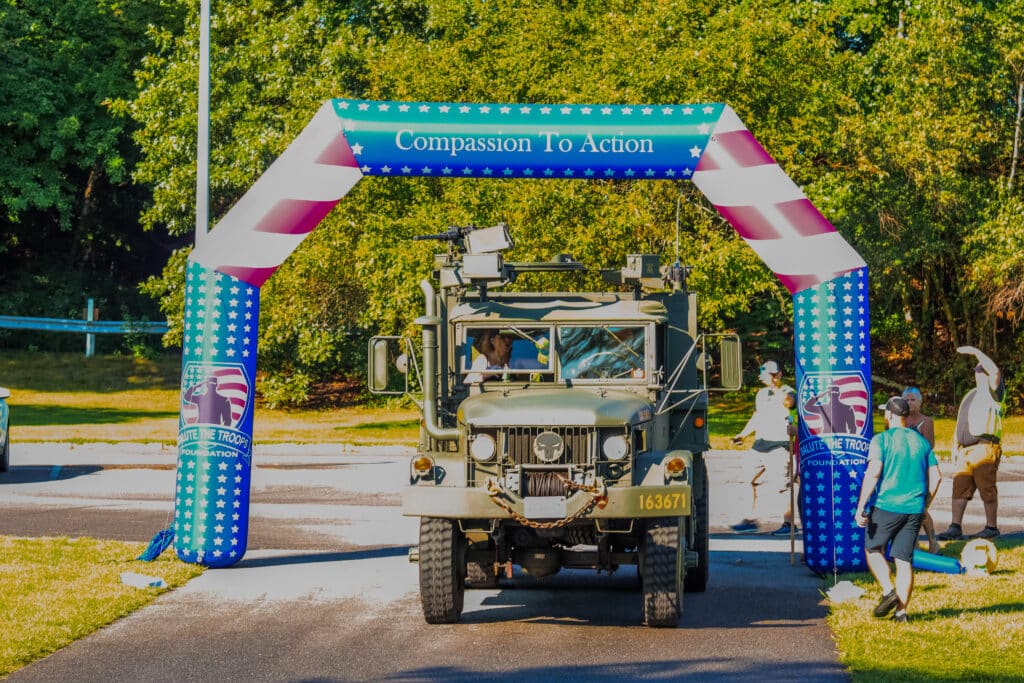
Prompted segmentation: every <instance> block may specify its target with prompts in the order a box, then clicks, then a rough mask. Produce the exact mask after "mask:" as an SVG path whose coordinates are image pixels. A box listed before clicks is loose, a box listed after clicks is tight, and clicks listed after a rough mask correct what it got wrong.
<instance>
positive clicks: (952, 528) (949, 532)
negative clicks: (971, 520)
mask: <svg viewBox="0 0 1024 683" xmlns="http://www.w3.org/2000/svg"><path fill="white" fill-rule="evenodd" d="M963 537H964V531H963V529H961V528H960V525H959V524H950V525H949V528H948V529H946V530H945V531H943V532H942V533H941V534H939V535H937V536H936V537H935V538H937V539H939V540H940V541H959V540H960V539H962V538H963Z"/></svg>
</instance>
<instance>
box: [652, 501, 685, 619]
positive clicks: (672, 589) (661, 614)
mask: <svg viewBox="0 0 1024 683" xmlns="http://www.w3.org/2000/svg"><path fill="white" fill-rule="evenodd" d="M679 523H680V519H679V518H659V519H651V520H650V521H648V523H647V528H646V529H645V531H644V539H643V553H644V558H643V560H644V561H643V573H642V578H643V608H644V622H646V624H647V625H648V626H651V627H654V628H675V627H676V626H678V625H679V616H680V614H681V613H682V611H683V591H682V581H680V571H681V568H682V567H681V563H680V557H679V535H680V534H679V531H680V529H679Z"/></svg>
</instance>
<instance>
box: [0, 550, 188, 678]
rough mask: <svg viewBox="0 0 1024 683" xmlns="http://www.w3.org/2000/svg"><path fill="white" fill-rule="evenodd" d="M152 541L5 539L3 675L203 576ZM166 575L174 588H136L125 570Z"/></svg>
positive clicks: (0, 610)
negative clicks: (153, 556) (154, 549)
mask: <svg viewBox="0 0 1024 683" xmlns="http://www.w3.org/2000/svg"><path fill="white" fill-rule="evenodd" d="M145 547H146V545H145V544H144V543H122V542H120V541H100V540H96V539H92V538H77V539H73V538H14V537H10V536H0V633H3V637H2V638H0V677H2V676H4V675H6V674H9V673H10V672H12V671H15V670H17V669H19V668H21V667H23V666H25V665H27V664H30V663H32V662H34V661H35V660H37V659H41V658H43V657H45V656H47V655H48V654H50V653H52V652H56V651H57V650H59V649H60V648H62V647H64V646H66V645H68V644H69V643H72V642H74V641H75V640H78V639H79V638H82V637H84V636H87V635H89V634H90V633H92V632H94V631H96V630H97V629H99V628H102V627H103V626H105V625H107V624H109V623H111V622H113V621H115V620H117V619H120V618H121V617H123V616H125V615H127V614H130V613H131V612H134V611H135V610H137V609H139V608H140V607H142V606H144V605H147V604H149V603H150V602H152V601H153V600H154V599H155V598H156V596H158V595H160V594H161V593H164V592H166V591H167V590H169V589H170V588H174V587H177V586H181V585H183V584H184V583H185V582H186V581H188V580H189V579H191V578H192V577H194V576H198V575H199V574H201V573H202V571H203V568H202V567H199V566H198V565H193V564H186V563H184V562H181V561H180V560H178V559H177V558H176V557H174V555H173V553H171V552H165V553H164V554H163V555H161V556H160V557H159V558H157V560H155V561H154V562H138V561H136V560H134V558H135V557H137V556H138V555H139V553H141V552H142V550H143V549H144V548H145ZM125 571H130V572H136V573H139V574H145V575H147V576H158V577H160V578H162V579H163V580H164V582H165V583H166V584H167V586H168V587H167V588H142V589H140V588H134V587H132V586H128V585H125V584H123V583H121V579H120V575H121V572H125Z"/></svg>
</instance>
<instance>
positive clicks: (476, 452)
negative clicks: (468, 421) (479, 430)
mask: <svg viewBox="0 0 1024 683" xmlns="http://www.w3.org/2000/svg"><path fill="white" fill-rule="evenodd" d="M496 450H497V448H496V446H495V444H494V438H493V437H491V435H490V434H477V435H476V437H475V438H474V439H473V441H471V442H470V444H469V454H470V455H472V456H473V459H474V460H476V461H477V462H487V461H488V460H490V459H491V458H493V457H494V452H495V451H496Z"/></svg>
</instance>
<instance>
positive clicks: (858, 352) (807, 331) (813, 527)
mask: <svg viewBox="0 0 1024 683" xmlns="http://www.w3.org/2000/svg"><path fill="white" fill-rule="evenodd" d="M793 327H794V331H793V341H794V347H795V351H796V360H797V387H798V388H797V411H798V414H799V416H800V436H799V451H800V503H801V505H800V516H801V519H802V521H803V531H804V562H806V563H807V566H808V567H810V568H811V569H813V570H814V571H816V572H819V573H822V574H824V573H829V572H837V573H838V572H846V571H863V569H864V568H865V562H864V530H863V529H861V528H860V527H859V526H857V522H856V520H855V519H854V516H853V515H854V512H855V511H856V509H857V500H858V497H859V496H860V487H861V482H862V481H863V478H864V469H865V466H866V464H867V451H868V444H869V443H870V439H871V419H870V418H871V390H870V383H869V380H868V378H870V377H871V345H870V335H869V323H868V276H867V268H860V269H857V270H854V271H852V272H849V273H846V274H845V275H842V276H840V277H836V278H834V279H831V280H828V281H827V282H824V283H822V284H820V285H817V286H814V287H811V288H808V289H804V290H802V291H799V292H797V293H795V294H794V295H793Z"/></svg>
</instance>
